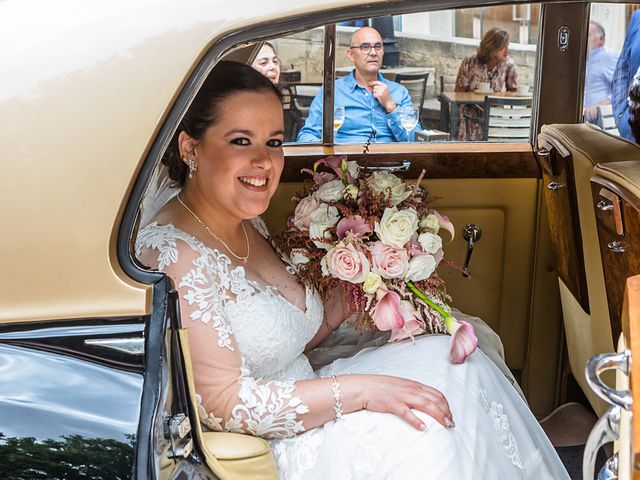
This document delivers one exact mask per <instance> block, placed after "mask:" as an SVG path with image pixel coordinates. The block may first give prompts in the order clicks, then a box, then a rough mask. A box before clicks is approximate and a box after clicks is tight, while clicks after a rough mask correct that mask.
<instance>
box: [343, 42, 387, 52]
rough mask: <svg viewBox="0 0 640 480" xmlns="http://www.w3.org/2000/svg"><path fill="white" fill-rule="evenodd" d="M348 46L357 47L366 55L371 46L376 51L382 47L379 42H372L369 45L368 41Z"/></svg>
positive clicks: (379, 50)
mask: <svg viewBox="0 0 640 480" xmlns="http://www.w3.org/2000/svg"><path fill="white" fill-rule="evenodd" d="M349 48H359V49H360V51H361V52H362V53H364V54H365V55H368V54H369V53H370V52H371V49H372V48H373V49H374V50H375V51H376V53H380V52H381V51H382V49H383V47H382V44H381V43H380V42H378V43H374V44H373V45H371V44H370V43H361V44H360V45H352V46H350V47H349Z"/></svg>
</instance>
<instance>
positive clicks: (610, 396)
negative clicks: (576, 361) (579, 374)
mask: <svg viewBox="0 0 640 480" xmlns="http://www.w3.org/2000/svg"><path fill="white" fill-rule="evenodd" d="M612 368H615V369H617V370H620V371H621V372H622V373H624V374H625V375H629V372H630V370H631V352H630V351H629V350H625V351H624V352H622V353H603V354H601V355H596V356H595V357H593V358H592V359H591V360H589V362H587V366H586V368H585V376H586V377H587V383H588V384H589V387H591V390H593V391H594V392H595V393H596V394H597V395H598V396H599V397H600V398H602V399H603V400H604V401H605V402H607V403H609V404H611V405H616V406H618V407H622V408H624V409H625V410H630V409H631V404H632V403H633V399H632V397H631V392H629V390H615V389H613V388H611V387H608V386H607V385H605V384H604V383H603V382H602V381H601V380H600V374H601V373H602V372H604V371H605V370H610V369H612Z"/></svg>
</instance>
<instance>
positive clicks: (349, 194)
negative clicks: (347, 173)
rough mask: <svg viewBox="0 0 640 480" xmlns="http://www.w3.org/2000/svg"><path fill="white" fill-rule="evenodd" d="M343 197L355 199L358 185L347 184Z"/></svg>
mask: <svg viewBox="0 0 640 480" xmlns="http://www.w3.org/2000/svg"><path fill="white" fill-rule="evenodd" d="M344 198H345V199H347V200H348V199H352V200H355V199H356V198H358V187H356V186H355V185H347V186H346V187H345V189H344Z"/></svg>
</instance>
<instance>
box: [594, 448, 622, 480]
mask: <svg viewBox="0 0 640 480" xmlns="http://www.w3.org/2000/svg"><path fill="white" fill-rule="evenodd" d="M597 480H618V452H616V453H614V454H613V455H611V457H609V460H607V461H606V462H605V464H604V466H603V467H602V468H601V469H600V472H599V473H598V477H597Z"/></svg>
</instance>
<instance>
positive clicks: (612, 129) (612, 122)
mask: <svg viewBox="0 0 640 480" xmlns="http://www.w3.org/2000/svg"><path fill="white" fill-rule="evenodd" d="M596 125H598V126H599V127H600V128H601V129H603V130H604V131H605V132H609V133H611V134H612V135H618V136H619V135H620V133H619V132H618V127H617V125H616V119H615V117H614V116H613V106H612V105H611V104H610V103H609V104H607V105H598V115H597V117H596Z"/></svg>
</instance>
